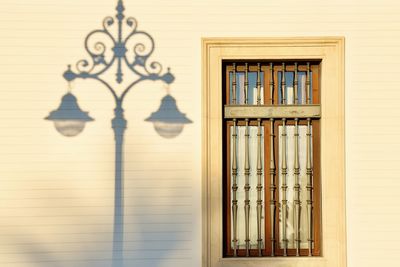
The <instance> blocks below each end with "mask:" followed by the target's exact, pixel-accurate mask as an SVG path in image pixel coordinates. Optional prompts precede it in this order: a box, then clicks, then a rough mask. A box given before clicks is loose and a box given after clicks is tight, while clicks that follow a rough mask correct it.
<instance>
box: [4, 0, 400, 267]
mask: <svg viewBox="0 0 400 267" xmlns="http://www.w3.org/2000/svg"><path fill="white" fill-rule="evenodd" d="M115 3H116V1H94V0H85V1H77V0H69V1H67V0H58V1H50V0H36V1H28V0H20V1H12V0H1V1H0V21H1V24H0V92H1V93H0V266H7V267H8V266H9V267H34V266H44V267H50V266H51V267H53V266H55V267H64V266H77V267H79V266H96V267H97V266H99V267H100V266H109V260H110V257H111V253H110V249H111V240H112V214H113V202H112V200H113V160H114V159H113V151H114V148H113V133H112V130H111V127H110V119H111V117H112V109H113V103H112V100H111V98H110V95H109V94H108V92H107V91H106V90H105V89H104V88H102V86H101V85H100V84H98V83H95V82H92V81H79V82H75V83H74V84H73V93H74V94H75V95H76V96H77V97H78V99H79V103H80V105H81V107H82V109H84V110H87V111H89V112H90V115H92V116H93V117H94V118H95V121H94V122H92V123H88V125H87V127H86V129H85V130H84V132H83V133H82V134H81V135H80V136H78V137H76V138H64V137H62V136H60V135H59V134H58V133H57V132H56V131H55V130H54V128H53V126H52V125H51V123H50V122H48V121H45V120H43V118H44V117H45V116H47V114H48V112H49V111H51V110H53V109H55V108H56V107H57V106H58V104H59V101H60V98H61V96H62V95H63V94H64V93H65V92H66V90H67V84H66V83H65V81H64V80H63V78H62V76H61V74H62V73H63V71H64V70H65V68H66V65H67V64H69V63H75V62H76V61H77V60H79V59H81V58H85V57H86V54H85V51H84V49H83V40H84V37H85V36H86V34H87V33H88V32H89V31H91V30H93V29H95V28H99V27H101V22H102V19H103V18H104V17H105V16H107V15H114V14H115V10H114V7H115ZM125 6H126V14H127V15H131V16H134V17H135V18H137V19H138V21H139V28H140V29H141V30H144V31H147V32H149V33H150V34H151V35H153V37H154V38H155V41H156V50H155V52H154V54H153V55H154V56H153V59H154V60H157V61H160V62H161V63H162V64H163V65H164V66H165V67H167V66H170V67H171V68H172V72H173V73H174V75H175V76H176V81H175V82H174V83H173V84H172V86H171V93H172V95H173V96H174V97H175V98H176V99H177V102H178V106H179V108H180V109H181V110H182V111H183V112H185V113H187V115H188V117H189V118H191V119H192V120H193V121H194V123H193V124H191V125H188V126H186V127H185V129H184V132H183V134H182V135H181V136H179V137H178V138H176V139H173V140H166V139H162V138H160V137H159V136H158V135H157V134H156V133H155V132H154V130H153V128H152V125H151V124H149V123H146V122H144V121H143V120H144V119H145V118H146V117H147V116H148V115H149V114H150V113H151V112H153V111H155V110H156V109H157V108H158V106H159V101H160V99H161V98H162V97H163V96H164V95H165V90H164V88H163V85H162V84H161V83H160V82H145V83H143V84H141V85H140V86H137V87H136V88H135V89H134V90H133V91H132V92H131V93H132V94H131V95H130V96H129V97H128V99H127V102H126V104H125V110H126V114H125V115H126V118H127V119H128V127H129V129H128V130H127V133H126V136H127V138H126V142H125V149H126V153H125V160H126V164H125V167H126V171H125V179H126V181H125V202H126V214H127V217H126V218H127V219H126V222H127V226H126V235H125V237H126V240H127V241H128V242H127V244H126V249H127V251H126V257H127V258H128V262H129V263H130V264H131V266H144V267H146V266H149V267H156V266H157V267H158V266H160V267H169V266H179V267H180V266H182V267H183V266H200V263H201V252H200V248H201V224H200V222H201V209H200V205H201V192H200V189H201V180H200V179H201V161H200V159H201V155H200V151H201V149H200V145H201V144H200V140H201V125H200V121H201V97H200V96H201V92H200V90H201V38H202V37H217V36H221V37H227V36H230V37H246V36H247V37H257V36H260V37H270V36H271V37H272V36H344V37H345V38H346V58H345V64H346V89H345V90H346V151H347V152H346V157H347V158H346V165H347V166H346V168H347V170H346V175H347V177H346V179H347V199H346V201H347V232H348V235H347V241H348V245H347V247H348V266H350V267H358V266H364V267H366V266H367V267H368V266H371V267H372V266H377V265H378V264H379V265H385V266H398V262H399V261H400V253H399V252H400V249H399V248H398V246H397V243H398V242H399V241H400V232H399V230H398V220H399V219H400V216H399V214H400V206H399V205H398V203H399V201H400V197H399V196H398V194H397V193H398V189H399V187H400V182H399V181H398V178H399V173H400V165H399V164H398V162H399V161H400V154H399V153H397V151H398V150H399V149H400V142H399V141H398V140H400V138H399V137H400V124H399V123H398V118H399V116H400V109H399V108H398V102H399V100H400V91H399V90H397V84H398V77H397V76H398V75H399V74H400V65H399V62H400V53H399V52H398V47H400V18H399V13H400V3H398V1H395V0H392V1H389V0H383V1H379V2H378V1H371V0H364V1H342V0H340V1H329V2H328V1H307V0H306V1H301V3H300V2H299V1H279V2H278V1H274V2H272V1H261V0H259V1H254V0H249V1H227V0H218V1H215V0H214V1H211V0H206V1H187V0H185V1H184V0H171V1H160V0H158V1H157V0H148V1H133V0H125ZM110 78H111V79H112V78H113V77H112V76H111V77H110ZM384 125H388V126H389V125H390V127H387V128H384V127H382V126H384Z"/></svg>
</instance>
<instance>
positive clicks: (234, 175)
mask: <svg viewBox="0 0 400 267" xmlns="http://www.w3.org/2000/svg"><path fill="white" fill-rule="evenodd" d="M236 140H237V132H236V119H233V133H232V179H233V183H232V221H233V222H232V224H233V225H232V226H233V229H232V230H233V231H232V232H233V234H232V235H233V236H232V244H233V256H234V257H236V256H237V247H238V239H237V211H238V204H237V203H238V201H237V190H238V185H237V170H238V168H237V156H236V154H237V153H236V149H237V148H236V146H237V143H236Z"/></svg>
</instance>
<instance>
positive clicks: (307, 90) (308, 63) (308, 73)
mask: <svg viewBox="0 0 400 267" xmlns="http://www.w3.org/2000/svg"><path fill="white" fill-rule="evenodd" d="M306 93H307V104H311V79H310V62H307V74H306Z"/></svg>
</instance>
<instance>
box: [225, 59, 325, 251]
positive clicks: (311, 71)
mask: <svg viewBox="0 0 400 267" xmlns="http://www.w3.org/2000/svg"><path fill="white" fill-rule="evenodd" d="M319 69H320V63H319V62H317V61H307V60H298V61H296V60H292V61H283V62H278V61H276V60H275V61H270V62H268V61H265V60H263V61H259V62H255V61H249V62H244V61H238V62H224V73H225V76H226V77H225V79H224V85H225V86H224V88H225V97H224V100H225V106H224V131H225V135H224V136H225V138H226V139H225V140H226V141H225V143H224V146H225V148H224V151H225V167H224V195H225V196H224V210H225V213H224V229H225V231H224V233H225V234H224V235H225V236H224V237H225V238H224V240H225V241H224V253H225V256H227V257H253V256H285V257H286V256H316V255H320V239H321V237H320V197H319V194H320V192H319V191H320V190H319V184H320V183H319V179H320V174H319V119H320V117H321V107H320V104H319V103H320V101H319V97H320V86H319V73H320V71H319Z"/></svg>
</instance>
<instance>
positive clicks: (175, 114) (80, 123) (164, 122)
mask: <svg viewBox="0 0 400 267" xmlns="http://www.w3.org/2000/svg"><path fill="white" fill-rule="evenodd" d="M116 10H117V14H116V15H115V18H113V17H110V16H109V17H106V18H105V19H104V20H103V28H102V29H98V30H94V31H92V32H90V33H89V34H88V35H87V37H86V38H85V50H86V51H87V52H88V54H89V56H90V61H88V60H86V59H83V60H80V61H78V62H77V64H76V70H73V69H72V68H71V66H70V65H69V66H68V69H67V71H65V72H64V75H63V76H64V78H65V79H66V80H67V81H68V82H71V81H74V80H76V79H93V80H97V81H99V82H100V83H101V84H103V85H104V86H105V88H106V89H108V91H109V92H110V93H111V95H112V96H113V99H114V101H115V109H114V118H113V119H112V128H113V130H114V139H115V187H114V190H115V191H114V225H113V228H114V229H113V252H112V266H113V267H123V266H124V258H123V252H124V177H123V163H124V160H123V144H124V134H125V130H126V128H127V120H126V119H125V118H124V109H123V102H124V99H125V97H126V95H127V94H128V93H129V92H130V91H131V89H132V88H133V87H134V86H135V85H136V84H138V83H141V82H142V81H148V80H151V81H161V82H164V83H166V84H171V83H172V82H173V81H174V79H175V77H174V76H173V75H172V74H171V73H170V70H169V68H168V69H167V72H165V73H163V74H162V65H161V64H160V63H159V62H152V61H150V62H149V61H148V59H149V57H150V56H151V55H152V53H153V51H154V48H155V46H154V40H153V38H152V37H151V36H150V35H149V34H148V33H146V32H144V31H139V30H137V21H136V20H135V19H134V18H132V17H128V18H125V15H124V10H125V7H124V5H123V2H122V0H119V1H118V4H117V7H116ZM112 26H115V27H116V31H112V30H110V27H112ZM123 27H125V28H127V29H129V31H130V32H129V33H128V34H127V35H124V36H125V37H123V33H122V32H123ZM113 32H116V33H117V34H116V36H114V34H112V33H113ZM95 34H96V35H97V34H102V35H103V36H104V37H105V38H107V39H108V41H111V42H112V44H113V47H112V48H107V47H106V45H105V44H104V43H103V42H100V41H96V42H95V43H94V47H91V46H90V45H89V44H91V42H90V39H91V37H92V36H93V35H95ZM136 36H141V37H144V38H146V39H147V41H148V42H149V43H150V48H149V49H146V47H145V45H144V43H145V42H137V43H136V44H135V45H134V46H133V55H130V56H129V55H128V53H127V52H128V48H127V44H128V42H130V41H131V40H132V39H133V37H136ZM107 52H108V54H111V55H112V56H111V57H108V56H106V53H107ZM123 64H125V66H126V69H128V70H129V71H130V72H131V74H132V76H134V80H133V81H132V82H131V83H130V84H128V86H126V87H125V88H124V89H123V90H122V93H121V94H117V91H116V90H115V89H114V88H113V87H112V86H111V85H110V84H109V83H108V82H107V81H106V80H104V79H103V78H102V75H103V74H105V73H107V72H108V71H109V70H111V69H113V68H111V66H114V65H116V73H115V76H116V82H117V84H119V85H120V84H121V83H122V82H123V77H124V73H123V71H122V69H123V68H122V65H123ZM46 119H47V120H51V121H53V122H54V124H55V126H56V128H57V130H58V131H59V132H60V133H61V134H63V135H65V136H69V137H71V136H76V135H78V134H79V133H80V132H81V131H82V130H83V128H84V126H85V123H86V122H89V121H92V120H93V118H91V117H90V116H89V115H88V113H87V112H84V111H82V110H80V108H79V106H78V104H77V100H76V97H75V96H73V95H72V93H70V92H69V93H67V94H66V95H65V96H64V97H63V99H62V102H61V105H60V107H59V108H58V109H57V110H55V111H52V112H51V113H50V115H49V116H48V117H46ZM146 121H150V122H153V123H154V128H155V129H156V131H157V132H158V133H159V134H160V135H161V136H162V137H164V138H173V137H176V136H177V135H179V134H180V133H181V132H182V129H183V126H184V124H187V123H191V122H192V121H191V120H189V119H188V118H186V116H185V114H183V113H181V112H180V111H179V110H178V108H177V106H176V101H175V99H174V98H173V97H172V96H170V95H169V94H168V95H167V96H165V97H164V98H163V100H162V101H161V106H160V108H159V110H158V111H157V112H154V113H153V114H152V115H151V116H150V117H149V118H147V119H146Z"/></svg>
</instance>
